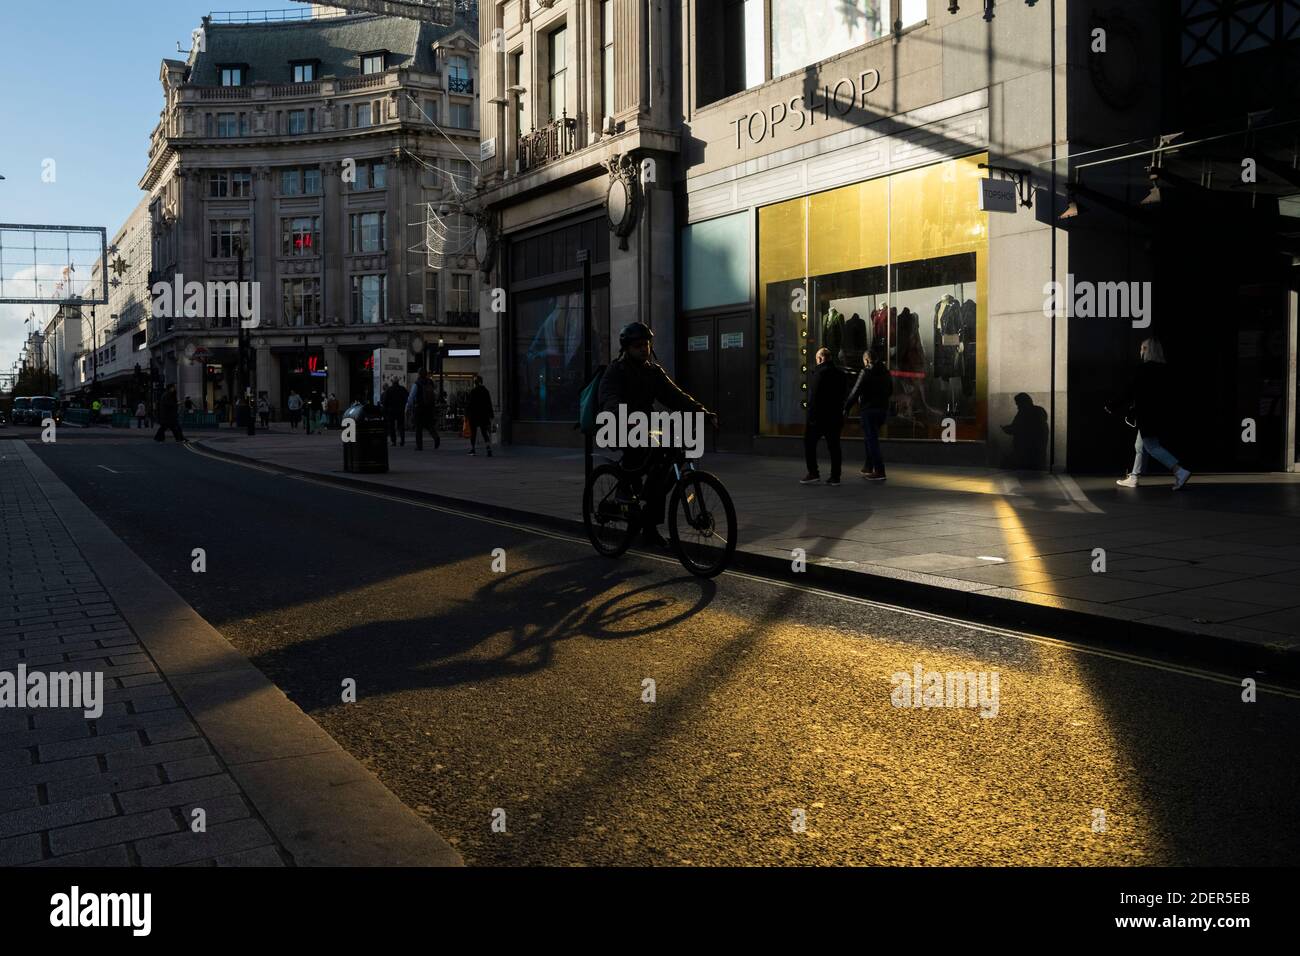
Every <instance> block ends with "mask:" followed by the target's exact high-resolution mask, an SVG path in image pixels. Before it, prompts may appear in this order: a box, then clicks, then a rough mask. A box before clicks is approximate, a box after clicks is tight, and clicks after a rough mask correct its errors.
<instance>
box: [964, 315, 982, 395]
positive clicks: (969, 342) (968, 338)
mask: <svg viewBox="0 0 1300 956" xmlns="http://www.w3.org/2000/svg"><path fill="white" fill-rule="evenodd" d="M976 324H977V323H976V308H975V301H974V300H973V299H967V300H966V301H965V302H963V303H962V304H961V344H962V350H961V388H962V391H963V392H965V393H966V394H967V395H973V394H975V357H976V355H977V354H978V353H977V352H976V351H975V326H976Z"/></svg>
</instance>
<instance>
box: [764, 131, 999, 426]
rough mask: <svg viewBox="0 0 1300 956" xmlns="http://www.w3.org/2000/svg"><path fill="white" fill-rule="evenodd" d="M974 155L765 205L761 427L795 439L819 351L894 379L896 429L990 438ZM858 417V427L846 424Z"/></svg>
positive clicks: (983, 251) (982, 229) (981, 230)
mask: <svg viewBox="0 0 1300 956" xmlns="http://www.w3.org/2000/svg"><path fill="white" fill-rule="evenodd" d="M983 158H984V157H982V156H976V157H970V158H967V159H961V160H954V161H950V162H946V163H941V164H938V165H935V166H929V167H925V168H923V169H918V170H910V171H908V172H904V173H899V174H896V175H894V176H892V177H884V178H881V179H876V180H871V181H869V182H864V183H857V184H855V185H852V186H845V187H842V188H840V189H835V190H830V191H828V192H824V193H819V194H816V195H813V196H809V197H805V198H801V199H794V200H790V201H788V202H783V203H778V204H776V205H773V206H767V207H764V208H762V209H760V210H759V214H758V215H759V257H758V263H759V315H760V317H761V323H762V327H761V329H760V342H761V350H760V355H759V362H760V364H761V368H760V370H759V409H760V412H759V428H760V432H761V433H762V434H766V435H797V434H800V433H801V432H802V429H803V422H804V418H805V410H806V401H807V389H808V383H809V373H810V372H811V370H812V368H813V366H814V364H815V360H814V356H815V353H816V352H817V350H818V349H819V348H827V349H829V350H830V352H831V361H833V362H834V363H835V364H836V365H838V366H840V367H841V368H843V369H844V370H845V371H847V372H849V373H851V374H856V372H857V371H858V370H860V369H861V368H862V361H863V355H864V354H865V353H867V352H868V351H872V350H879V352H880V354H882V355H883V356H884V358H885V360H886V362H887V363H888V366H889V368H890V370H891V372H892V374H893V376H894V385H895V389H894V399H893V409H892V410H891V414H890V417H889V418H888V420H887V422H886V431H885V432H884V434H885V435H886V436H887V437H889V438H895V439H897V438H916V439H939V438H941V437H942V434H943V429H944V422H945V420H946V419H952V420H953V423H954V424H955V426H956V429H955V437H956V438H957V439H959V440H978V439H983V438H984V437H986V430H987V425H986V396H985V392H986V388H987V386H986V383H985V381H984V379H985V375H984V372H983V371H982V368H983V367H985V366H986V364H987V359H986V356H985V355H984V354H983V352H982V347H981V344H980V343H982V342H983V341H984V338H985V336H984V333H983V328H984V322H985V309H986V303H985V289H986V286H987V248H988V246H987V243H988V234H987V214H985V213H981V212H980V211H979V200H978V193H979V185H978V180H979V178H980V175H981V174H980V171H979V168H978V163H979V162H981V161H982V160H983ZM855 430H856V425H852V426H850V428H849V433H853V432H854V431H855Z"/></svg>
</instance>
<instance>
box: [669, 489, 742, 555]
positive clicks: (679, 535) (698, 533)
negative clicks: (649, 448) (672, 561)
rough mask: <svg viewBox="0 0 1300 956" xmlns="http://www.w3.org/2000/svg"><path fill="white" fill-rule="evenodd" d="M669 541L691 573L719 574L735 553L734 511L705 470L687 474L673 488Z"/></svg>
mask: <svg viewBox="0 0 1300 956" xmlns="http://www.w3.org/2000/svg"><path fill="white" fill-rule="evenodd" d="M668 540H669V541H670V542H671V543H672V547H673V551H674V552H676V554H677V560H679V561H681V562H682V566H683V567H684V568H686V570H687V571H690V572H691V574H694V575H697V576H699V577H702V578H711V577H713V576H714V575H717V574H721V573H722V571H723V570H725V569H726V567H727V565H728V564H730V563H731V556H732V555H733V554H735V553H736V508H735V506H734V505H732V503H731V495H729V494H727V489H726V488H725V487H723V485H722V482H721V481H719V480H718V479H717V478H716V477H715V476H713V475H711V474H709V473H708V472H707V471H688V472H686V474H684V475H682V478H681V480H680V481H678V482H677V484H676V485H674V486H673V496H672V500H671V502H670V503H669V506H668Z"/></svg>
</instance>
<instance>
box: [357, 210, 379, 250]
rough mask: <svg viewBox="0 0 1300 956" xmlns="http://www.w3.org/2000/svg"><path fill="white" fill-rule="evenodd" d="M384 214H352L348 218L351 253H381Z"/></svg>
mask: <svg viewBox="0 0 1300 956" xmlns="http://www.w3.org/2000/svg"><path fill="white" fill-rule="evenodd" d="M386 218H387V217H386V214H385V213H382V212H363V213H353V214H352V215H350V216H348V220H349V223H350V224H351V230H350V231H351V234H352V246H351V249H352V251H353V252H383V251H384V248H385V243H384V220H385V219H386Z"/></svg>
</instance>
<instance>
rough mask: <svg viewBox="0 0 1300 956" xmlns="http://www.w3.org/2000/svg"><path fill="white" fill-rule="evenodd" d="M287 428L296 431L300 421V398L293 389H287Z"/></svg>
mask: <svg viewBox="0 0 1300 956" xmlns="http://www.w3.org/2000/svg"><path fill="white" fill-rule="evenodd" d="M288 404H289V427H290V428H291V429H294V430H297V428H298V422H300V421H301V420H302V398H301V397H300V396H299V395H298V393H297V392H295V391H294V390H293V389H289V403H288Z"/></svg>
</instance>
